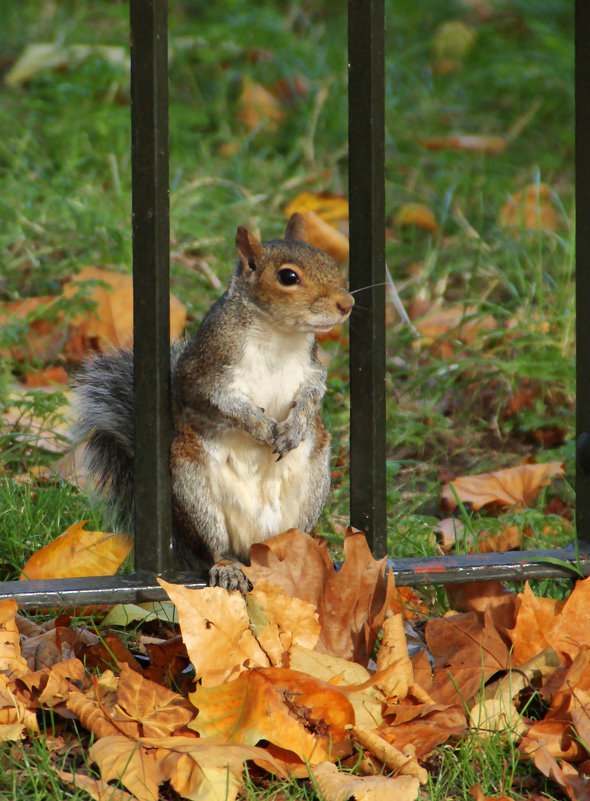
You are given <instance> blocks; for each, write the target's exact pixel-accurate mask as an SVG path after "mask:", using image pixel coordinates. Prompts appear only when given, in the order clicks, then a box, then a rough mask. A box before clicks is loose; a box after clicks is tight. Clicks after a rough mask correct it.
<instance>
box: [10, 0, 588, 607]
mask: <svg viewBox="0 0 590 801" xmlns="http://www.w3.org/2000/svg"><path fill="white" fill-rule="evenodd" d="M130 9H131V14H130V19H131V101H132V102H131V120H132V174H133V175H132V178H133V180H132V183H133V284H134V321H135V322H134V343H135V344H134V359H135V366H136V369H135V376H136V379H135V409H136V411H135V426H136V457H135V487H136V515H135V568H136V569H135V572H134V573H133V574H131V575H128V576H110V577H106V578H105V577H91V578H79V579H55V580H51V581H28V582H24V583H23V582H4V583H3V584H1V585H0V598H2V597H14V598H15V599H16V600H17V601H18V603H19V605H20V606H21V607H35V606H44V605H53V606H55V605H60V606H64V607H68V606H69V607H71V606H78V605H84V604H86V603H115V602H129V601H133V602H136V603H137V602H141V601H147V600H156V599H160V598H163V597H165V593H164V592H163V591H162V590H161V588H160V587H159V585H158V584H157V582H156V580H155V576H156V575H162V574H163V575H166V577H167V578H168V579H170V580H172V581H178V582H183V583H185V584H187V585H189V586H202V585H203V583H204V580H203V575H202V574H191V573H178V572H177V573H173V572H172V544H171V504H170V477H169V470H168V450H169V443H170V431H171V426H170V409H169V393H170V343H169V190H168V74H167V69H168V65H167V3H166V0H130ZM348 15H349V36H348V59H349V109H351V110H354V113H349V200H350V284H351V289H352V290H353V291H354V290H357V294H358V295H360V297H361V298H362V302H360V303H358V304H357V309H356V310H355V313H354V314H353V315H352V317H351V321H350V392H351V421H350V479H351V481H350V483H351V490H350V518H351V523H352V525H354V526H356V527H357V528H360V529H362V530H363V531H364V532H366V534H367V537H368V540H369V543H370V544H371V546H372V549H373V553H374V555H375V556H377V557H379V556H382V555H383V554H385V552H386V544H387V527H386V483H385V477H386V470H385V467H386V459H385V179H384V176H385V147H384V131H385V125H384V95H385V91H384V87H385V41H384V38H385V13H384V0H349V2H348ZM588 32H590V4H588V3H586V2H585V0H578V2H577V4H576V44H579V46H577V47H576V206H577V223H576V233H577V237H576V243H577V244H576V260H577V277H576V283H577V297H578V298H579V300H578V302H577V309H578V315H577V329H576V335H577V343H578V349H577V354H578V356H577V381H578V384H577V408H578V412H577V435H578V440H577V441H578V459H577V470H576V493H577V507H576V518H577V527H578V535H579V537H580V544H579V548H578V550H577V551H575V550H574V549H573V548H566V549H556V550H550V551H522V552H511V553H504V554H495V553H494V554H470V555H468V556H445V557H432V558H420V559H399V560H395V559H393V560H390V564H391V567H392V569H393V571H394V573H395V576H396V583H397V584H398V585H400V586H401V585H424V584H447V583H451V582H463V581H484V580H489V579H504V580H506V579H508V580H511V579H523V578H534V577H542V576H549V577H556V578H558V577H571V576H572V575H573V572H572V570H571V569H570V568H568V565H576V566H577V567H578V568H579V569H580V570H581V572H582V573H584V574H585V575H587V574H590V542H588V539H589V538H590V365H589V364H588V362H589V357H588V348H589V346H590V328H589V326H590V318H587V317H586V316H585V313H584V300H585V299H587V298H588V297H590V266H589V265H590V152H589V149H588V148H587V147H586V146H585V142H586V141H587V139H588V135H589V132H590V103H589V100H590V48H588V47H587V43H586V41H585V38H586V34H587V33H588ZM362 287H367V288H366V289H363V290H362V292H361V288H362ZM560 562H561V564H560Z"/></svg>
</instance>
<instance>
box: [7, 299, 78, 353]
mask: <svg viewBox="0 0 590 801" xmlns="http://www.w3.org/2000/svg"><path fill="white" fill-rule="evenodd" d="M57 300H58V298H57V296H55V295H44V296H41V297H33V298H23V299H22V300H15V301H13V302H11V303H2V304H0V326H2V327H4V326H9V325H10V324H11V323H17V324H18V327H19V329H20V328H21V327H22V325H24V324H25V322H26V324H27V336H26V339H25V338H24V337H22V336H21V337H19V340H18V344H15V345H11V346H5V347H4V348H2V349H0V353H1V354H2V355H3V356H7V357H9V358H11V359H14V360H15V361H19V362H24V361H31V360H37V361H39V362H42V363H43V364H46V363H48V362H50V361H53V360H54V359H55V358H56V357H57V356H58V355H59V354H60V353H61V351H62V349H63V346H64V343H65V341H66V335H67V326H66V324H65V322H64V320H63V315H62V314H61V313H60V312H56V311H55V309H54V306H55V305H56V303H57Z"/></svg>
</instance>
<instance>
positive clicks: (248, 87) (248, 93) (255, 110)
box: [236, 78, 286, 131]
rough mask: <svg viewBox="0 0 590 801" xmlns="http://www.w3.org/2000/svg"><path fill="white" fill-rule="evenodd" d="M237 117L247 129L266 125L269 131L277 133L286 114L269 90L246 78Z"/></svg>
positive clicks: (243, 82)
mask: <svg viewBox="0 0 590 801" xmlns="http://www.w3.org/2000/svg"><path fill="white" fill-rule="evenodd" d="M236 116H237V118H238V119H239V120H240V121H241V122H243V123H244V125H245V126H246V127H247V128H250V129H253V128H260V127H261V126H263V125H264V126H265V127H266V128H267V130H269V131H276V130H277V128H278V127H279V124H280V123H281V122H282V121H283V120H284V119H285V116H286V114H285V110H284V108H283V106H282V105H281V103H280V101H279V100H277V98H276V97H275V96H274V95H273V94H271V92H269V91H268V89H265V88H264V86H261V85H260V84H259V83H256V82H255V81H252V80H251V79H250V78H244V79H243V81H242V93H241V95H240V99H239V101H238V109H237V112H236Z"/></svg>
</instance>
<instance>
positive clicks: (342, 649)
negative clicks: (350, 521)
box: [244, 528, 396, 665]
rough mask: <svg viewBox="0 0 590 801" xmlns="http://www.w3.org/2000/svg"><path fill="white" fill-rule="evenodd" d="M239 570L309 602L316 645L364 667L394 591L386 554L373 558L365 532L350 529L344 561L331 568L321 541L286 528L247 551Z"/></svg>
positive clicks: (254, 580) (392, 603)
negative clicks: (314, 620)
mask: <svg viewBox="0 0 590 801" xmlns="http://www.w3.org/2000/svg"><path fill="white" fill-rule="evenodd" d="M250 562H251V564H250V567H246V568H245V569H244V572H245V573H246V575H247V577H248V578H249V579H250V581H251V582H252V584H254V586H256V582H257V581H259V580H260V579H265V580H267V581H270V582H271V583H273V584H277V585H279V586H280V587H282V588H283V589H284V590H285V592H287V593H288V594H289V595H292V596H294V597H296V598H301V599H302V600H304V601H307V602H309V603H311V604H314V605H315V607H316V608H317V611H318V614H319V621H320V625H321V631H320V637H319V640H318V644H317V645H316V649H317V650H318V651H325V652H326V653H330V654H333V655H334V656H341V657H344V658H345V659H354V661H357V662H360V663H361V664H364V665H366V664H367V662H368V659H369V656H370V654H371V651H372V649H373V646H374V644H375V641H376V639H377V635H378V633H379V630H380V628H381V625H382V623H383V621H384V619H385V617H386V615H387V614H388V613H389V612H390V611H393V609H394V607H395V603H396V591H395V582H394V579H393V574H392V573H391V571H389V573H387V558H386V557H384V558H383V559H381V560H379V561H377V560H375V559H374V558H373V555H372V554H371V551H370V549H369V546H368V545H367V542H366V539H365V536H364V534H363V533H362V532H360V531H358V530H357V529H353V528H350V529H348V531H347V532H346V537H345V539H344V563H343V565H342V567H341V569H340V570H339V571H336V569H335V567H334V565H333V563H332V560H331V559H330V556H329V554H328V550H327V547H326V544H325V542H317V541H316V540H314V539H312V537H310V536H309V535H308V534H304V532H302V531H297V530H296V529H290V530H289V531H286V532H285V533H283V534H279V535H278V536H277V537H273V538H272V539H270V540H266V541H265V542H261V543H256V544H255V545H253V546H252V548H251V549H250Z"/></svg>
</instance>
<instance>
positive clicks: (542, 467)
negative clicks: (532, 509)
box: [441, 462, 565, 511]
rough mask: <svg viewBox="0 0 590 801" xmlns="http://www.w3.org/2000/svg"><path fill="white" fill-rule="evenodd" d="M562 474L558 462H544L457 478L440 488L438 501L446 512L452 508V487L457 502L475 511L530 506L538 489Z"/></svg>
mask: <svg viewBox="0 0 590 801" xmlns="http://www.w3.org/2000/svg"><path fill="white" fill-rule="evenodd" d="M564 472H565V465H564V464H563V463H562V462H547V463H545V464H521V465H518V466H517V467H509V468H507V469H505V470H494V471H493V472H491V473H480V474H478V475H474V476H461V477H459V478H455V479H453V481H451V482H449V483H447V484H445V485H444V487H443V489H442V492H441V500H442V503H443V505H444V506H445V508H446V509H448V510H450V511H452V510H453V509H455V508H456V506H457V501H456V500H455V496H454V494H453V491H452V490H451V486H452V487H453V489H454V490H455V492H456V493H457V495H458V497H459V499H460V500H461V501H462V502H463V503H470V504H471V506H472V508H473V509H474V510H475V511H477V510H478V509H481V508H483V507H484V506H532V504H533V503H534V501H535V498H536V497H537V495H538V494H539V492H540V491H541V489H542V488H543V487H546V486H548V485H549V484H550V483H551V479H552V478H561V477H562V476H563V474H564Z"/></svg>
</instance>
